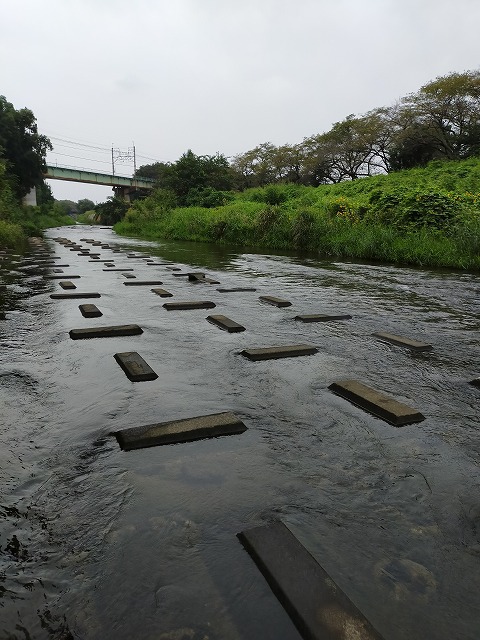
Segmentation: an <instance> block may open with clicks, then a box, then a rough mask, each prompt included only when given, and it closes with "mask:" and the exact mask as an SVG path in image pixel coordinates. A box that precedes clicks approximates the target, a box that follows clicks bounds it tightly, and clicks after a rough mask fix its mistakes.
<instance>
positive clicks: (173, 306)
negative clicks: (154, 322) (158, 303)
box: [163, 300, 216, 311]
mask: <svg viewBox="0 0 480 640" xmlns="http://www.w3.org/2000/svg"><path fill="white" fill-rule="evenodd" d="M163 306H164V307H165V309H167V311H178V310H188V309H213V308H214V307H215V306H216V304H215V303H214V302H210V301H208V300H198V301H194V300H192V301H190V302H165V304H164V305H163Z"/></svg>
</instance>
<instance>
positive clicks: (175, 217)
mask: <svg viewBox="0 0 480 640" xmlns="http://www.w3.org/2000/svg"><path fill="white" fill-rule="evenodd" d="M115 231H116V232H117V233H119V234H121V235H133V236H139V237H143V238H148V239H160V238H165V239H172V240H196V241H200V242H217V243H225V244H235V245H237V246H244V247H252V248H259V249H261V248H266V249H272V250H301V251H307V252H311V253H314V254H316V255H318V256H324V257H330V258H349V259H361V260H377V261H382V262H389V263H397V264H410V265H417V266H424V267H427V266H428V267H432V266H433V267H455V268H461V269H479V268H480V159H469V160H466V161H464V162H447V163H439V162H435V163H431V164H430V165H429V166H428V167H426V168H424V169H413V170H409V171H402V172H398V173H394V174H390V175H388V176H375V177H373V178H365V179H361V180H355V181H353V182H348V183H347V182H345V183H341V184H338V185H325V186H320V187H317V188H314V187H305V186H299V185H270V186H268V187H265V188H263V189H261V188H256V189H250V190H247V191H245V192H243V193H239V194H235V200H234V201H232V202H230V203H228V204H226V205H224V206H221V207H217V208H212V209H207V208H203V207H188V208H174V209H172V208H169V207H168V206H165V204H164V203H163V204H162V202H161V199H160V198H159V197H157V199H155V196H152V197H151V198H147V199H146V200H144V201H142V202H137V203H135V204H134V205H133V206H132V207H131V209H130V210H129V211H128V212H127V214H126V216H125V218H124V219H123V220H122V221H121V222H120V223H118V224H117V225H116V226H115Z"/></svg>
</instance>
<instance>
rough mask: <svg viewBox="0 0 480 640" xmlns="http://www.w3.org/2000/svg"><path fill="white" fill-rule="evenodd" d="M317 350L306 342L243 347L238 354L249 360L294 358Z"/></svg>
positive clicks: (312, 353) (308, 354)
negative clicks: (253, 347)
mask: <svg viewBox="0 0 480 640" xmlns="http://www.w3.org/2000/svg"><path fill="white" fill-rule="evenodd" d="M317 352H318V349H317V348H316V347H311V346H310V345H307V344H292V345H288V346H282V347H264V348H261V349H244V350H243V351H240V354H241V355H242V356H244V357H245V358H248V359H249V360H254V361H257V360H275V359H277V358H294V357H296V356H311V355H314V354H315V353H317Z"/></svg>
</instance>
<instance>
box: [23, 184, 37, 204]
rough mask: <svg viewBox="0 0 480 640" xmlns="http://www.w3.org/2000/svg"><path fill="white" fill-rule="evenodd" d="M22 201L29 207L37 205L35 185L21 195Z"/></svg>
mask: <svg viewBox="0 0 480 640" xmlns="http://www.w3.org/2000/svg"><path fill="white" fill-rule="evenodd" d="M22 203H23V204H25V205H27V206H29V207H36V206H37V188H36V187H32V188H31V189H30V191H29V193H27V195H26V196H24V197H23V200H22Z"/></svg>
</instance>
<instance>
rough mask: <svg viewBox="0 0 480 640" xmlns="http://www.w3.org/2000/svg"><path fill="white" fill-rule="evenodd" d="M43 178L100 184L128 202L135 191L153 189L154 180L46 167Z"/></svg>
mask: <svg viewBox="0 0 480 640" xmlns="http://www.w3.org/2000/svg"><path fill="white" fill-rule="evenodd" d="M43 177H44V178H46V179H49V180H68V181H69V182H87V183H88V184H101V185H106V186H111V187H113V191H114V193H115V195H116V196H117V197H118V198H123V199H124V200H130V194H131V193H132V192H133V191H136V190H137V189H149V190H150V189H153V186H154V184H155V180H153V179H151V178H128V177H126V176H114V175H110V174H108V173H96V172H93V171H84V170H83V169H70V168H68V167H56V166H55V167H54V166H51V165H48V166H47V170H46V172H45V173H44V174H43Z"/></svg>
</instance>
